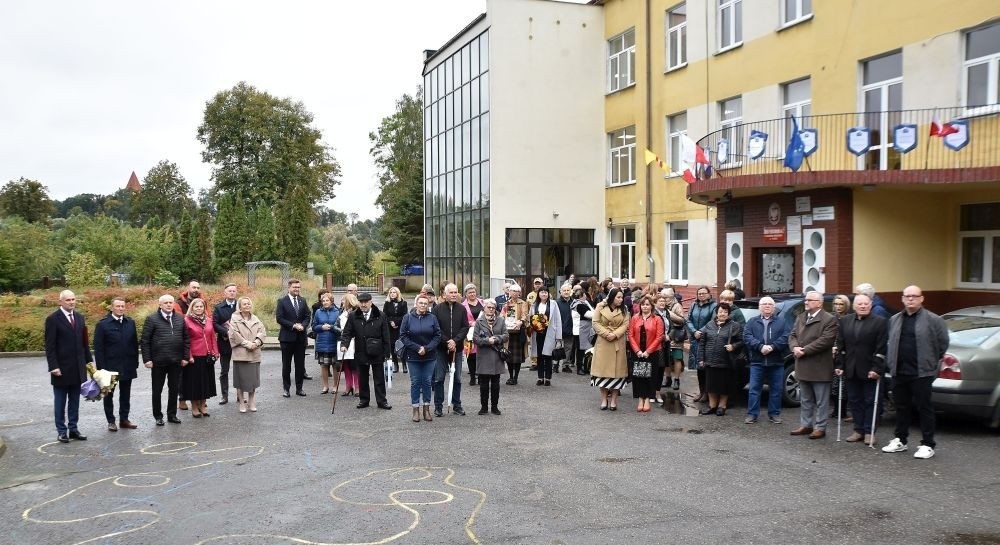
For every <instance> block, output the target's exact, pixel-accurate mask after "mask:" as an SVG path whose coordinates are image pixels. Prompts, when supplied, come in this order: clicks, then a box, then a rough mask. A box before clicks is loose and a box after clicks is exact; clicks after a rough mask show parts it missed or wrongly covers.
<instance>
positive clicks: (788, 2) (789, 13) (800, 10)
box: [781, 0, 813, 26]
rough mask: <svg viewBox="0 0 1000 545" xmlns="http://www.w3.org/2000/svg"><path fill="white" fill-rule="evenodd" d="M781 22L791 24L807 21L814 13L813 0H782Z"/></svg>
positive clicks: (785, 24) (786, 24)
mask: <svg viewBox="0 0 1000 545" xmlns="http://www.w3.org/2000/svg"><path fill="white" fill-rule="evenodd" d="M781 8H782V9H781V23H782V25H783V26H791V25H793V24H795V23H798V22H801V21H805V20H806V19H808V18H809V17H810V16H811V15H812V11H813V8H812V0H782V5H781Z"/></svg>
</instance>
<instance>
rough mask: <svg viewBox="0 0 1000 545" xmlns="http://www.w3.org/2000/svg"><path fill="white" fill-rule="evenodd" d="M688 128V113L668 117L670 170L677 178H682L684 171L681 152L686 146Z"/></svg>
mask: <svg viewBox="0 0 1000 545" xmlns="http://www.w3.org/2000/svg"><path fill="white" fill-rule="evenodd" d="M687 128H688V123H687V114H686V113H679V114H677V115H671V116H669V117H667V131H668V133H667V134H668V136H667V146H668V148H667V149H668V153H669V156H670V170H671V171H672V172H671V174H673V175H676V176H680V173H681V172H683V171H684V167H683V166H682V164H681V150H682V149H683V146H684V142H683V137H684V135H685V134H687Z"/></svg>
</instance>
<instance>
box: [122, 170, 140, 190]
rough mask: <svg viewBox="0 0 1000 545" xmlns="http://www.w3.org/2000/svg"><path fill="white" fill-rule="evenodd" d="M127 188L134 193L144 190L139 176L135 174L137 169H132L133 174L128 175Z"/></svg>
mask: <svg viewBox="0 0 1000 545" xmlns="http://www.w3.org/2000/svg"><path fill="white" fill-rule="evenodd" d="M125 189H128V190H131V191H133V192H134V193H138V192H140V191H142V185H141V184H139V177H138V176H136V175H135V171H134V170H133V171H132V175H131V176H129V177H128V183H127V184H125Z"/></svg>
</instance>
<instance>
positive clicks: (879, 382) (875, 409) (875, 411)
mask: <svg viewBox="0 0 1000 545" xmlns="http://www.w3.org/2000/svg"><path fill="white" fill-rule="evenodd" d="M875 380H876V382H875V405H873V406H872V441H871V443H868V446H869V447H871V448H875V419H876V418H878V387H879V386H881V385H882V375H879V377H878V378H877V379H875Z"/></svg>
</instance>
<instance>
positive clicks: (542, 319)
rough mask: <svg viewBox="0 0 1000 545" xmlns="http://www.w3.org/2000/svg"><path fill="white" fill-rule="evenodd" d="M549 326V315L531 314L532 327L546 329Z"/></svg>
mask: <svg viewBox="0 0 1000 545" xmlns="http://www.w3.org/2000/svg"><path fill="white" fill-rule="evenodd" d="M548 327H549V317H548V316H546V315H544V314H532V315H531V329H534V330H535V331H545V330H546V329H547V328H548Z"/></svg>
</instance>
